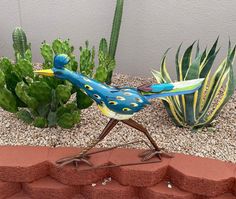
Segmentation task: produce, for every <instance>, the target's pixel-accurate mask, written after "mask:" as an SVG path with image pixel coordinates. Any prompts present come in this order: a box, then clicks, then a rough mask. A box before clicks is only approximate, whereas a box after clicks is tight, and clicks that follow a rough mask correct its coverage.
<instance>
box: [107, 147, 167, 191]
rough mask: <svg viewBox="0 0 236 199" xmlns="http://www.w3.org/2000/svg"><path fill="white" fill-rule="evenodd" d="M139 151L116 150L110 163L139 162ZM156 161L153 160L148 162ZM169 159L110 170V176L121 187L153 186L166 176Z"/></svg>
mask: <svg viewBox="0 0 236 199" xmlns="http://www.w3.org/2000/svg"><path fill="white" fill-rule="evenodd" d="M140 152H141V150H135V149H129V150H128V151H127V149H116V150H114V151H113V152H112V154H111V157H110V159H109V160H110V162H111V163H113V164H116V165H118V164H126V163H136V162H137V163H138V162H141V160H140V158H139V157H138V154H139V153H140ZM155 160H158V159H157V158H153V159H151V160H150V161H155ZM169 161H170V159H167V158H163V159H162V161H161V162H158V163H150V164H143V165H135V166H124V167H117V168H112V169H111V175H112V177H113V178H115V179H116V180H117V181H119V182H120V183H121V184H123V185H130V186H138V187H146V186H153V185H155V184H157V183H159V182H160V181H162V180H163V178H164V176H165V175H166V172H167V168H168V164H169Z"/></svg>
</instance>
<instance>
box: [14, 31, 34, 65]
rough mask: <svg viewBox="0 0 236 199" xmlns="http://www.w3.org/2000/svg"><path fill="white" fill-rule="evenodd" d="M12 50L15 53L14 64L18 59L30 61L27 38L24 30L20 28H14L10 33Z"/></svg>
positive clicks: (30, 55)
mask: <svg viewBox="0 0 236 199" xmlns="http://www.w3.org/2000/svg"><path fill="white" fill-rule="evenodd" d="M12 39H13V48H14V51H15V59H16V62H17V61H18V60H19V59H28V60H29V61H31V60H32V54H31V50H30V43H29V44H28V43H27V37H26V34H25V32H24V30H23V29H22V28H21V27H16V28H15V29H14V31H13V33H12Z"/></svg>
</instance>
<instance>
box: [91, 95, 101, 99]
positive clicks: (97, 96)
mask: <svg viewBox="0 0 236 199" xmlns="http://www.w3.org/2000/svg"><path fill="white" fill-rule="evenodd" d="M93 96H94V97H95V98H97V99H101V97H100V96H99V95H97V94H94V95H93Z"/></svg>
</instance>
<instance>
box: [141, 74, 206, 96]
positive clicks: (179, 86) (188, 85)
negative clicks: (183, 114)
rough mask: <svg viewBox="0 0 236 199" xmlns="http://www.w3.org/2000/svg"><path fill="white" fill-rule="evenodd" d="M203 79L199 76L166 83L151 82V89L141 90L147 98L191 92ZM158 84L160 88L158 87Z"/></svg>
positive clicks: (198, 86)
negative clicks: (198, 77)
mask: <svg viewBox="0 0 236 199" xmlns="http://www.w3.org/2000/svg"><path fill="white" fill-rule="evenodd" d="M203 81H204V79H203V78H201V79H193V80H186V81H180V82H175V83H168V84H152V85H150V88H151V89H149V91H148V92H142V94H143V96H145V97H146V98H147V99H153V98H161V97H169V96H175V95H185V94H191V93H194V92H195V91H197V90H198V89H199V88H200V87H201V86H202V83H203ZM158 85H159V87H161V88H162V89H158ZM163 87H164V89H163Z"/></svg>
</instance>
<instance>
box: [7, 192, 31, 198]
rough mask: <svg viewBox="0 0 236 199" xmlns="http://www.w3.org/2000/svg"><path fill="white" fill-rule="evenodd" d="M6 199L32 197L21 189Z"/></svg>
mask: <svg viewBox="0 0 236 199" xmlns="http://www.w3.org/2000/svg"><path fill="white" fill-rule="evenodd" d="M7 199H32V198H30V197H29V195H28V194H26V193H24V192H23V191H21V192H19V193H16V194H14V195H13V196H11V197H9V198H7Z"/></svg>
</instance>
